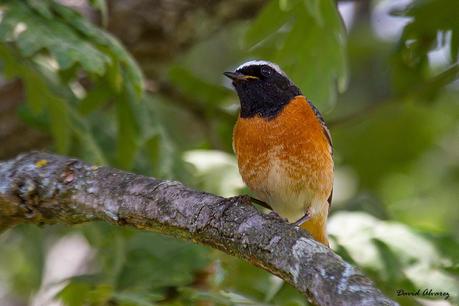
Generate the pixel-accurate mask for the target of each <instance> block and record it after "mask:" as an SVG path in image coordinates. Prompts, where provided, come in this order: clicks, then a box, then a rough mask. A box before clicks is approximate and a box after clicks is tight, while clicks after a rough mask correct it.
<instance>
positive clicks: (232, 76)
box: [223, 71, 258, 81]
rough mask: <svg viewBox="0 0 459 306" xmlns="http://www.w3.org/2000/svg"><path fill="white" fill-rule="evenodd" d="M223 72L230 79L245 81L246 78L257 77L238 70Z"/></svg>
mask: <svg viewBox="0 0 459 306" xmlns="http://www.w3.org/2000/svg"><path fill="white" fill-rule="evenodd" d="M223 74H224V75H225V76H226V77H228V78H230V79H231V80H233V81H247V80H250V79H258V78H257V77H256V76H252V75H245V74H242V73H240V72H230V71H228V72H223Z"/></svg>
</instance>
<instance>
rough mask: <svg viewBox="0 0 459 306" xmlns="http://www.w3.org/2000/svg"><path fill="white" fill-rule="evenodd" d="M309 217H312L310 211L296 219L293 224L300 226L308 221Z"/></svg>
mask: <svg viewBox="0 0 459 306" xmlns="http://www.w3.org/2000/svg"><path fill="white" fill-rule="evenodd" d="M309 219H311V215H309V211H307V212H306V213H305V214H304V216H303V217H301V218H300V219H298V220H297V221H295V222H294V223H293V224H294V225H295V226H300V225H301V224H303V223H304V222H306V221H308V220H309Z"/></svg>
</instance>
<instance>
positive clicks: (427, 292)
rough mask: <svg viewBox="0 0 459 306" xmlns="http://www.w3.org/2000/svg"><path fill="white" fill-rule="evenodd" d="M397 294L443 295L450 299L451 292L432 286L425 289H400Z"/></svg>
mask: <svg viewBox="0 0 459 306" xmlns="http://www.w3.org/2000/svg"><path fill="white" fill-rule="evenodd" d="M396 292H397V296H427V297H443V298H444V299H445V300H447V299H449V293H448V292H447V291H436V290H433V289H430V288H425V289H424V290H422V289H418V290H416V291H405V290H403V289H398V290H397V291H396Z"/></svg>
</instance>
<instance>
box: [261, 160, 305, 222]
mask: <svg viewBox="0 0 459 306" xmlns="http://www.w3.org/2000/svg"><path fill="white" fill-rule="evenodd" d="M292 166H293V165H292ZM289 167H290V165H288V164H287V163H286V162H281V161H280V160H278V159H272V160H271V162H270V164H269V167H268V169H267V172H266V173H267V175H266V177H265V178H264V180H263V181H262V184H261V186H260V187H262V188H259V189H258V190H254V192H255V193H256V195H257V196H258V197H259V198H260V199H261V200H263V201H265V202H267V203H269V205H270V206H271V207H272V208H273V210H274V211H275V212H277V213H278V214H279V215H280V216H282V217H284V218H287V219H288V220H289V222H295V221H297V220H299V219H300V218H301V217H303V216H304V215H305V213H306V212H307V211H308V209H309V207H310V206H311V203H312V202H313V196H314V194H313V193H312V192H310V191H309V190H308V189H307V187H306V184H301V182H299V181H298V180H294V179H292V178H291V177H290V176H289V175H288V168H289Z"/></svg>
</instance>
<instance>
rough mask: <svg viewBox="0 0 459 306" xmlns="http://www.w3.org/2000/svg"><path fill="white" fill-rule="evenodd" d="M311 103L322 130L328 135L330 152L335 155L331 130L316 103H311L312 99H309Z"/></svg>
mask: <svg viewBox="0 0 459 306" xmlns="http://www.w3.org/2000/svg"><path fill="white" fill-rule="evenodd" d="M307 101H308V103H309V105H310V106H311V108H312V110H313V111H314V114H315V115H316V117H317V119H318V120H319V122H320V125H321V126H322V130H323V132H324V135H325V137H327V140H328V143H329V144H330V153H331V155H333V142H332V138H331V134H330V130H329V129H328V127H327V124H326V123H325V120H324V117H322V114H321V113H320V112H319V110H318V109H317V108H316V107H315V106H314V104H312V103H311V101H309V100H307Z"/></svg>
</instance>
